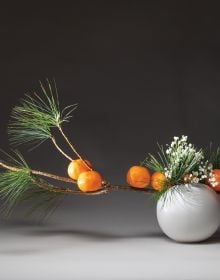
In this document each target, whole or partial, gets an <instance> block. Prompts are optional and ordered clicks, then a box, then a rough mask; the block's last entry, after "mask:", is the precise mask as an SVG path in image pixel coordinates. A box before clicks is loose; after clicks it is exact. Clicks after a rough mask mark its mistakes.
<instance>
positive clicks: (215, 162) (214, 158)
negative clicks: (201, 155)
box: [207, 147, 220, 169]
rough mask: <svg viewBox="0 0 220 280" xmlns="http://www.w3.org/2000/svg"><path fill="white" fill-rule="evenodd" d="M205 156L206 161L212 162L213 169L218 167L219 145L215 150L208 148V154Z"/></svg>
mask: <svg viewBox="0 0 220 280" xmlns="http://www.w3.org/2000/svg"><path fill="white" fill-rule="evenodd" d="M207 157H208V161H209V162H210V163H211V164H212V166H213V169H218V168H220V147H218V148H217V149H216V150H215V151H212V150H211V148H210V154H209V155H208V156H207Z"/></svg>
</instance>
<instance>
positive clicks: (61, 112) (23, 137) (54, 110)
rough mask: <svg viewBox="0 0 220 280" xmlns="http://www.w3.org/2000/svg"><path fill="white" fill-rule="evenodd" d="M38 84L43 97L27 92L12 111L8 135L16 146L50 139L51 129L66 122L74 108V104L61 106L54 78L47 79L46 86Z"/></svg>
mask: <svg viewBox="0 0 220 280" xmlns="http://www.w3.org/2000/svg"><path fill="white" fill-rule="evenodd" d="M40 86H41V90H42V93H43V97H40V96H39V95H38V94H37V93H33V94H26V96H25V98H24V99H22V101H21V104H20V105H18V106H15V107H14V108H13V110H12V113H11V120H10V122H9V126H8V134H9V140H10V142H11V143H12V144H13V145H15V146H17V145H21V144H31V145H32V146H34V147H35V146H38V145H39V144H41V143H43V142H44V141H46V140H48V139H52V137H53V135H52V129H53V128H58V127H61V125H62V124H63V123H66V122H69V120H70V118H71V117H72V116H71V113H72V112H73V111H74V110H75V109H76V107H77V105H76V104H73V105H70V106H67V107H65V108H64V109H61V108H60V104H59V98H58V93H57V88H56V83H55V81H53V84H51V83H50V82H49V80H47V84H46V85H45V86H44V85H43V84H42V83H41V82H40Z"/></svg>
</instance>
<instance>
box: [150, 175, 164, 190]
mask: <svg viewBox="0 0 220 280" xmlns="http://www.w3.org/2000/svg"><path fill="white" fill-rule="evenodd" d="M165 182H167V178H166V176H165V175H164V174H163V173H161V172H158V171H156V172H154V173H153V175H152V176H151V186H152V188H153V189H155V190H161V189H162V188H163V186H164V183H165Z"/></svg>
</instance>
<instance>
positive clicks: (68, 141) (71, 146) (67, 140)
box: [58, 126, 92, 170]
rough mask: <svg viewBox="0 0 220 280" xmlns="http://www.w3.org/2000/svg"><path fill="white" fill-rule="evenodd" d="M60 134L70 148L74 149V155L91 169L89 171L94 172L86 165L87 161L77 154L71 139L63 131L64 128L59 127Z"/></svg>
mask: <svg viewBox="0 0 220 280" xmlns="http://www.w3.org/2000/svg"><path fill="white" fill-rule="evenodd" d="M58 129H59V131H60V133H61V134H62V136H63V138H64V139H65V141H66V142H67V144H68V145H69V147H70V148H71V149H72V151H73V152H74V154H75V155H76V156H77V157H78V158H79V159H81V160H82V161H83V163H84V164H85V165H86V167H88V168H89V170H92V168H91V167H90V166H89V165H88V164H87V163H86V161H85V160H84V159H83V158H82V157H81V155H80V154H79V153H78V152H77V150H76V148H75V147H74V146H73V144H72V143H71V142H70V140H69V138H68V137H67V136H66V134H65V133H64V131H63V130H62V127H61V126H59V127H58Z"/></svg>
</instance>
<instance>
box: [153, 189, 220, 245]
mask: <svg viewBox="0 0 220 280" xmlns="http://www.w3.org/2000/svg"><path fill="white" fill-rule="evenodd" d="M219 210H220V207H219V198H218V195H217V194H216V192H215V191H213V190H212V189H211V188H209V187H208V186H206V185H203V184H186V185H177V186H174V187H172V188H170V189H169V190H168V191H167V192H166V193H165V194H164V195H162V197H161V198H160V199H159V200H158V202H157V220H158V223H159V225H160V227H161V229H162V231H163V232H164V233H165V234H166V235H167V236H168V237H170V238H171V239H173V240H175V241H178V242H199V241H202V240H205V239H207V238H209V237H210V236H212V235H213V234H214V233H215V231H216V230H217V229H218V227H219V224H220V218H219V217H220V211H219Z"/></svg>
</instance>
